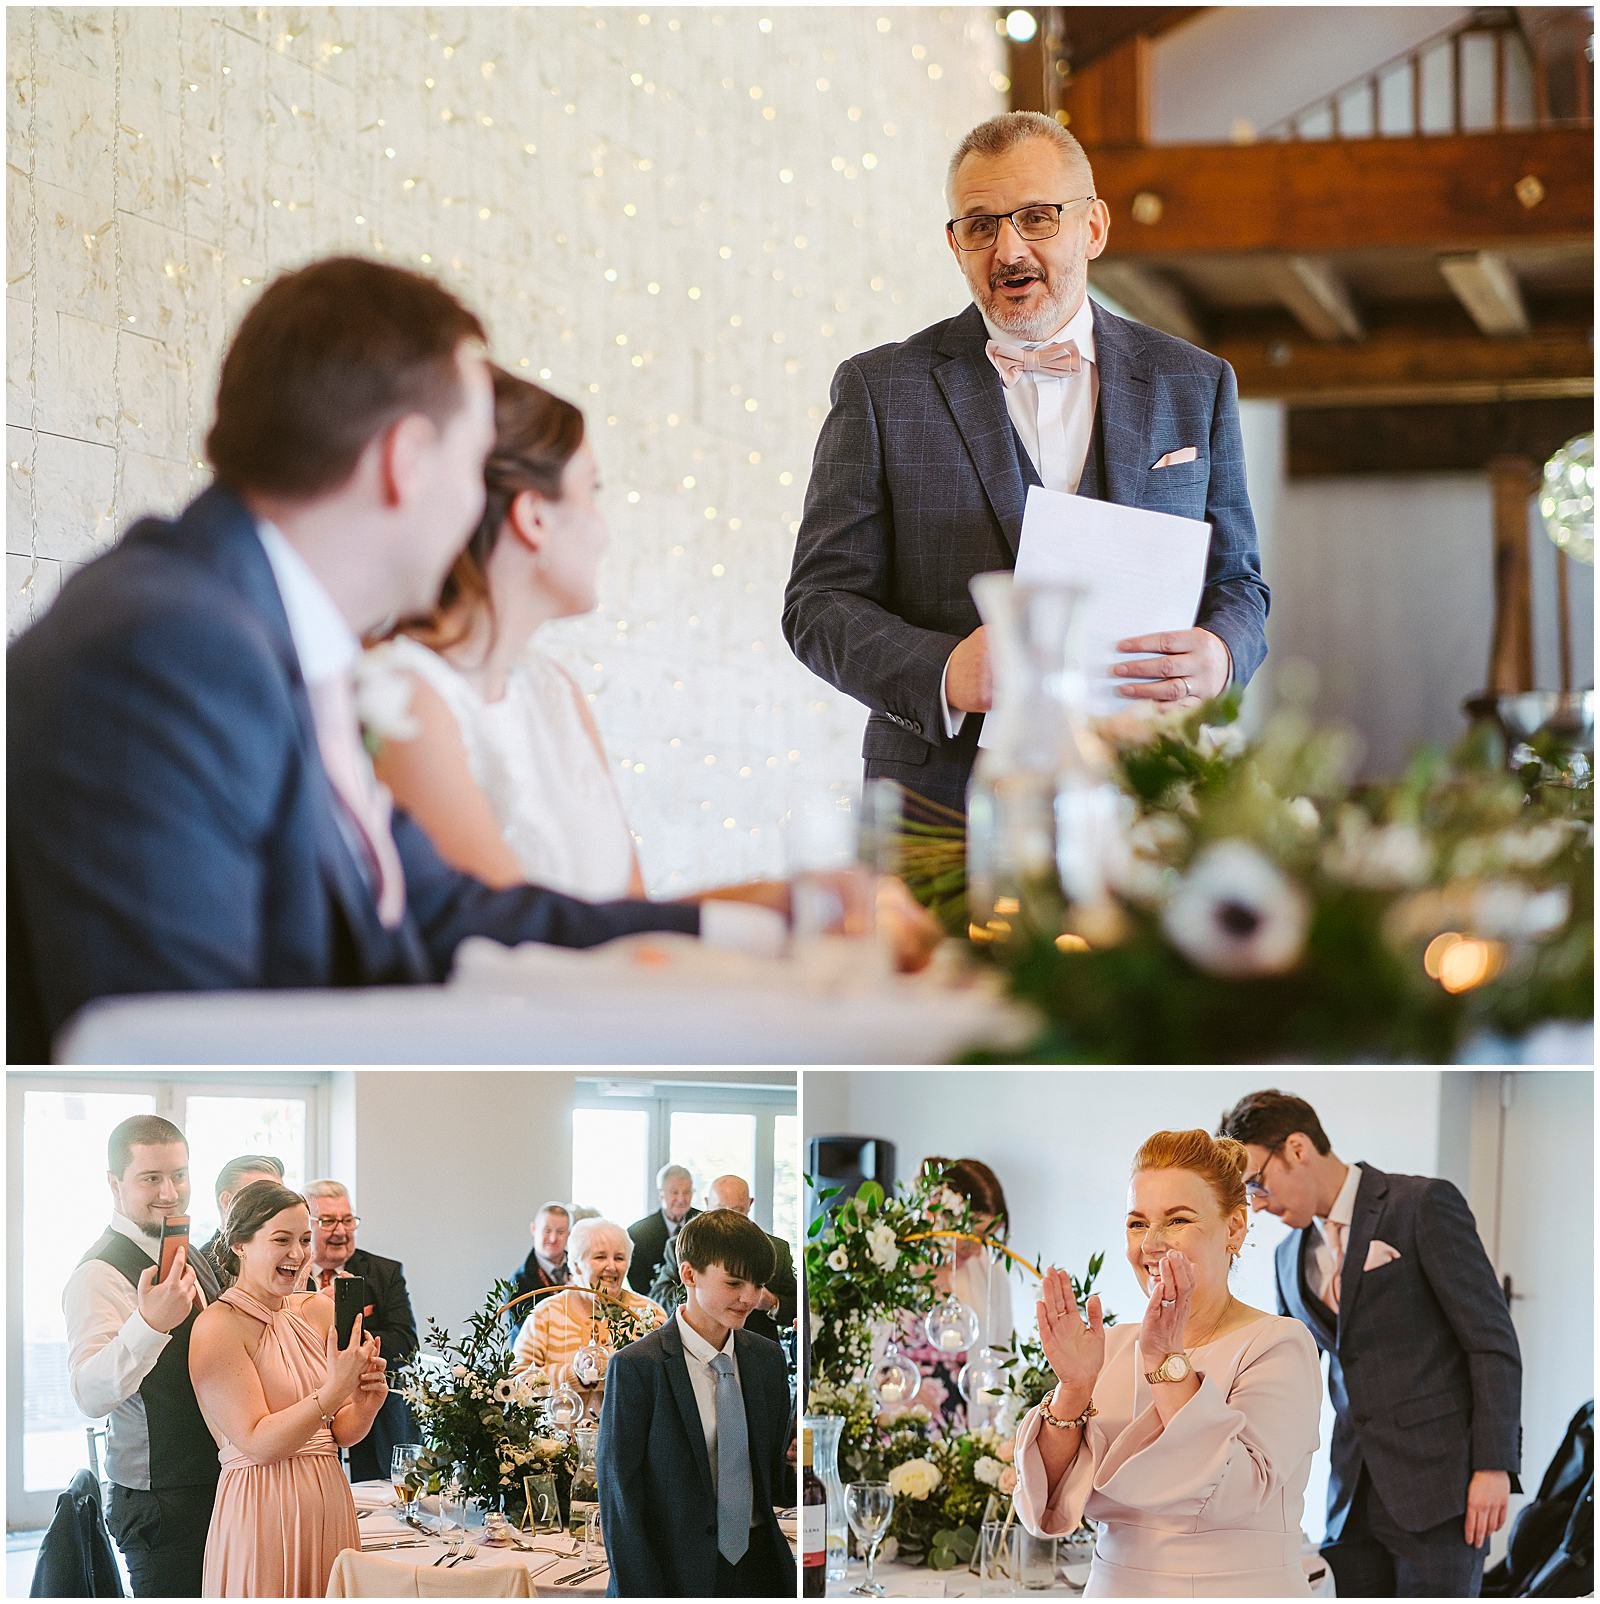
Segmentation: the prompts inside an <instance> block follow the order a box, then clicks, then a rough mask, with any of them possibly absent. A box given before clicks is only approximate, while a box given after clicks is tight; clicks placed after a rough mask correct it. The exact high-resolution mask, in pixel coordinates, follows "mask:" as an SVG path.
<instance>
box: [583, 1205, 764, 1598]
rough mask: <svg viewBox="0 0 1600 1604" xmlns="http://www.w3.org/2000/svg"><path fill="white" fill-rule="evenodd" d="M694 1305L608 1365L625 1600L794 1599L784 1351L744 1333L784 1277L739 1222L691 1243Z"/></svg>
mask: <svg viewBox="0 0 1600 1604" xmlns="http://www.w3.org/2000/svg"><path fill="white" fill-rule="evenodd" d="M677 1242H678V1251H679V1255H680V1257H681V1259H682V1261H683V1262H682V1275H683V1283H684V1289H685V1292H686V1298H685V1302H684V1305H683V1307H682V1308H681V1309H679V1310H678V1312H677V1313H676V1314H674V1315H673V1316H672V1318H671V1319H670V1320H668V1321H667V1323H666V1324H665V1325H664V1326H660V1327H658V1328H657V1329H656V1330H654V1331H652V1332H651V1333H650V1334H649V1336H646V1337H641V1338H640V1339H639V1340H638V1341H637V1342H630V1343H629V1344H628V1345H627V1346H626V1347H625V1348H622V1349H621V1350H620V1351H619V1352H618V1353H617V1354H616V1355H615V1356H614V1357H613V1358H612V1360H611V1362H610V1364H608V1365H607V1366H606V1394H605V1402H604V1404H603V1405H602V1407H601V1412H600V1442H599V1458H598V1470H599V1481H600V1520H601V1528H602V1531H603V1533H604V1537H605V1545H606V1558H607V1559H608V1560H609V1561H610V1564H611V1581H610V1585H609V1586H608V1588H607V1590H606V1591H607V1593H608V1595H609V1596H611V1597H613V1598H793V1597H794V1595H795V1565H794V1555H793V1554H792V1553H791V1552H790V1549H789V1545H788V1543H787V1542H786V1541H785V1540H784V1536H783V1533H782V1531H781V1530H780V1529H779V1526H778V1521H777V1516H776V1515H775V1514H774V1512H773V1503H774V1501H775V1499H776V1497H777V1490H778V1488H779V1486H780V1485H781V1477H782V1475H783V1468H784V1451H785V1449H786V1447H787V1445H788V1441H789V1426H790V1414H791V1404H790V1398H789V1382H788V1376H787V1373H786V1371H785V1369H784V1363H783V1353H782V1351H781V1350H780V1349H779V1347H778V1345H777V1343H775V1342H769V1341H768V1340H767V1339H766V1338H765V1337H758V1336H754V1335H752V1334H751V1333H750V1332H748V1331H746V1330H744V1329H743V1327H744V1322H745V1320H746V1319H747V1318H748V1316H749V1314H750V1311H751V1310H752V1309H754V1308H755V1306H756V1297H757V1294H758V1293H759V1291H760V1289H761V1286H762V1283H763V1282H764V1281H766V1279H767V1278H768V1277H769V1276H770V1275H771V1274H772V1249H771V1246H770V1245H769V1243H768V1241H767V1235H766V1232H764V1231H763V1230H762V1229H761V1227H760V1226H758V1225H757V1224H756V1223H755V1222H754V1221H753V1220H747V1219H746V1218H745V1217H744V1216H743V1215H742V1214H738V1213H735V1212H734V1211H733V1210H732V1209H712V1210H709V1211H708V1212H706V1213H704V1214H699V1215H696V1216H695V1218H694V1219H692V1220H690V1221H689V1222H688V1223H687V1224H686V1225H685V1226H684V1228H683V1230H682V1231H680V1232H679V1233H678V1238H677Z"/></svg>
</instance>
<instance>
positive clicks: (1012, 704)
mask: <svg viewBox="0 0 1600 1604" xmlns="http://www.w3.org/2000/svg"><path fill="white" fill-rule="evenodd" d="M972 594H973V598H974V599H975V600H976V602H977V604H978V611H979V613H980V614H981V615H982V618H983V621H984V624H985V625H986V626H987V628H988V644H989V655H990V661H991V663H992V665H993V672H994V708H993V711H991V712H990V713H989V714H988V715H987V716H986V717H985V720H984V742H985V744H984V745H983V746H981V747H980V748H979V749H978V756H977V761H976V763H975V764H974V765H973V770H972V781H971V784H970V785H969V787H968V790H967V909H968V914H967V918H968V930H969V933H970V934H971V936H972V939H973V940H974V941H980V942H987V941H1007V940H1010V939H1013V938H1021V937H1026V936H1028V935H1046V936H1050V937H1053V938H1055V939H1056V940H1057V941H1058V942H1059V943H1061V944H1062V945H1066V944H1068V943H1072V942H1075V941H1078V940H1081V937H1076V936H1074V934H1073V932H1074V931H1075V929H1076V928H1077V926H1078V924H1079V923H1080V919H1079V917H1078V916H1079V915H1080V914H1083V913H1086V912H1087V911H1088V910H1102V909H1103V908H1104V906H1105V903H1106V900H1107V895H1108V892H1107V882H1106V873H1107V868H1108V866H1109V864H1110V862H1111V856H1112V853H1113V852H1114V851H1115V846H1116V839H1117V831H1118V805H1117V789H1116V786H1115V784H1114V783H1113V781H1112V779H1111V773H1110V763H1109V760H1108V758H1107V755H1106V752H1105V749H1104V747H1103V745H1102V743H1101V741H1100V739H1099V737H1098V736H1096V735H1095V733H1094V731H1093V730H1092V728H1091V727H1090V724H1089V720H1088V716H1087V711H1086V708H1087V690H1086V685H1085V680H1084V670H1083V662H1082V657H1081V650H1080V647H1079V643H1078V623H1079V619H1080V618H1081V616H1082V609H1083V599H1084V591H1083V588H1082V587H1081V586H1079V585H1066V584H1060V585H1047V584H1029V583H1019V582H1018V581H1017V580H1016V579H1015V578H1014V577H1013V576H1012V575H1011V574H1009V573H994V574H979V575H978V577H977V578H976V579H974V580H973V581H972Z"/></svg>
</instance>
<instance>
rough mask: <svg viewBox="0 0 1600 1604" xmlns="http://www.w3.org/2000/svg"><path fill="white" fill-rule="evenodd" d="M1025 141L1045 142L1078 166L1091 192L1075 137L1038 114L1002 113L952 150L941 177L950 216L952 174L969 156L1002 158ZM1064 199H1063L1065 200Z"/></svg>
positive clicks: (1085, 159)
mask: <svg viewBox="0 0 1600 1604" xmlns="http://www.w3.org/2000/svg"><path fill="white" fill-rule="evenodd" d="M1025 139H1045V140H1048V141H1049V142H1050V143H1051V144H1052V145H1054V146H1055V147H1056V149H1057V150H1058V151H1059V152H1060V154H1061V155H1062V156H1063V157H1064V158H1065V159H1066V160H1067V161H1068V162H1071V163H1077V164H1081V166H1082V167H1083V170H1084V172H1085V173H1087V174H1088V176H1089V188H1090V189H1091V190H1092V189H1093V188H1094V170H1093V169H1092V168H1091V167H1090V166H1089V158H1088V156H1087V155H1086V154H1085V152H1084V148H1083V146H1082V145H1080V144H1079V143H1078V140H1077V136H1076V135H1074V134H1069V133H1068V132H1067V131H1066V129H1065V128H1063V127H1062V126H1061V124H1060V123H1058V122H1057V121H1056V120H1055V118H1054V117H1046V116H1045V114H1044V113H1043V112H1042V111H1006V112H1001V114H1000V115H999V116H998V117H991V118H989V120H988V121H987V122H981V123H979V124H978V126H977V127H976V128H974V129H973V130H972V131H971V132H970V133H969V134H968V135H967V136H966V138H965V139H963V140H962V141H961V143H960V144H959V145H957V146H956V149H955V154H954V155H953V156H952V157H951V158H950V166H949V168H948V169H947V170H946V172H945V176H944V194H945V200H946V202H947V203H948V204H949V207H950V210H951V213H952V215H953V214H954V212H955V188H956V172H957V170H958V169H959V168H960V166H961V164H962V162H964V161H965V160H966V159H967V157H969V156H1004V155H1005V153H1006V152H1007V151H1008V150H1013V149H1015V148H1016V146H1018V145H1020V144H1021V143H1022V142H1023V140H1025ZM1066 198H1067V197H1065V196H1063V197H1062V199H1063V200H1065V199H1066Z"/></svg>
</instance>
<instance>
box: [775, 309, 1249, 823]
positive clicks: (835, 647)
mask: <svg viewBox="0 0 1600 1604" xmlns="http://www.w3.org/2000/svg"><path fill="white" fill-rule="evenodd" d="M1093 315H1094V342H1095V361H1096V365H1097V367H1098V369H1099V379H1100V394H1099V400H1098V402H1097V405H1096V414H1097V418H1096V429H1095V438H1096V441H1097V442H1098V443H1099V452H1100V455H1099V457H1098V459H1096V463H1097V473H1098V477H1099V480H1100V482H1101V489H1102V499H1104V500H1106V501H1114V502H1117V503H1119V504H1121V505H1124V506H1129V507H1144V508H1147V509H1149V510H1151V511H1155V512H1170V513H1176V514H1178V515H1179V516H1182V517H1186V518H1203V519H1205V520H1206V521H1208V522H1209V523H1210V524H1211V551H1210V555H1209V558H1208V560H1207V563H1206V577H1205V586H1204V589H1203V590H1202V592H1201V596H1200V608H1199V612H1198V615H1197V617H1196V620H1195V621H1196V623H1198V624H1203V625H1204V626H1205V627H1206V628H1207V629H1209V630H1211V631H1212V632H1213V633H1214V634H1216V635H1218V636H1220V637H1221V638H1222V640H1224V641H1225V642H1226V643H1227V646H1228V650H1229V652H1230V653H1231V654H1232V657H1233V669H1234V676H1235V678H1236V679H1237V680H1238V681H1239V682H1240V683H1241V684H1242V683H1245V682H1247V681H1248V680H1249V679H1250V676H1251V675H1252V674H1254V673H1255V671H1256V669H1257V668H1259V667H1260V666H1261V661H1262V659H1263V658H1264V657H1265V656H1266V652H1267V642H1266V617H1267V603H1268V591H1267V587H1266V584H1265V582H1264V581H1263V580H1262V578H1261V562H1260V557H1259V555H1258V553H1257V549H1256V530H1255V521H1254V519H1253V518H1252V516H1251V512H1250V498H1249V494H1248V492H1247V489H1246V486H1245V471H1244V448H1243V444H1242V442H1241V439H1240V434H1239V392H1238V386H1237V384H1236V383H1235V381H1234V377H1233V370H1232V368H1230V367H1229V366H1228V364H1227V363H1226V362H1224V361H1222V360H1221V359H1220V358H1219V357H1215V356H1212V355H1210V354H1209V353H1208V352H1205V351H1201V350H1199V349H1198V348H1196V347H1195V346H1192V345H1189V344H1188V343H1187V342H1186V341H1183V340H1179V339H1174V338H1173V337H1172V336H1171V335H1169V334H1161V333H1159V332H1157V331H1156V330H1155V329H1151V328H1146V327H1145V326H1144V325H1143V324H1139V323H1131V322H1128V321H1127V320H1126V319H1123V318H1119V317H1116V316H1114V315H1113V314H1112V313H1110V312H1107V311H1106V310H1105V309H1104V308H1103V307H1101V306H1099V305H1098V304H1095V305H1094V312H1093ZM988 337H989V336H988V331H987V329H986V328H985V327H984V323H983V317H982V314H981V313H980V312H979V311H978V308H977V307H976V306H975V305H973V306H968V307H967V309H966V310H965V311H964V312H961V313H960V314H958V315H957V316H956V317H953V318H947V319H945V320H944V321H942V322H939V323H935V324H932V325H931V326H930V327H928V328H926V329H923V330H922V331H921V333H919V334H914V335H912V336H911V338H910V339H908V340H904V341H901V342H900V343H898V344H894V345H885V346H880V347H879V348H878V349H877V350H874V351H867V352H865V353H863V354H862V355H860V356H854V357H851V358H850V359H849V360H848V361H846V362H845V363H843V364H842V365H841V366H840V368H839V370H838V372H837V373H836V374H835V375H834V379H833V397H832V399H833V407H832V410H831V411H830V412H829V414H828V417H827V420H826V421H825V422H824V424H823V426H822V433H821V435H820V436H819V437H818V440H817V449H816V456H815V460H814V462H813V464H812V470H811V482H810V485H809V486H808V488H807V490H806V502H805V512H804V516H803V518H802V521H801V525H800V536H799V539H798V541H797V542H796V546H795V554H794V566H793V569H792V572H791V574H790V578H789V587H788V591H787V593H786V595H785V598H784V611H783V632H784V636H785V638H786V639H787V640H788V642H789V644H790V646H791V647H792V648H793V649H794V653H795V655H796V656H797V657H798V658H799V659H800V661H801V662H802V663H804V664H805V665H806V667H807V668H809V669H811V670H812V671H813V672H814V673H816V674H818V675H820V676H821V677H822V678H823V679H825V680H827V681H828V682H829V683H830V684H832V685H836V686H837V687H838V688H839V689H840V690H842V691H845V692H847V693H848V694H849V695H851V696H853V697H855V699H856V700H857V701H859V702H864V703H866V705H867V707H868V708H869V709H870V715H869V717H868V719H867V726H866V732H865V735H864V738H863V742H862V756H863V757H864V758H865V759H866V777H867V778H868V779H869V780H870V779H874V778H877V777H878V776H883V777H886V778H889V779H894V780H897V781H899V782H900V783H901V784H902V785H904V786H906V787H907V788H908V789H910V790H912V791H916V792H919V793H920V794H921V795H923V796H927V797H930V798H932V799H933V800H934V801H938V802H942V803H944V804H945V805H946V806H949V807H954V808H958V809H964V808H965V805H966V803H965V798H966V786H967V777H968V775H969V774H970V773H971V770H972V763H973V758H974V755H975V753H976V750H977V740H978V731H979V728H980V727H981V725H982V722H983V721H982V719H981V718H979V717H977V716H975V715H969V716H968V717H967V719H966V721H965V722H964V724H963V725H962V728H961V730H960V732H959V733H958V734H957V736H956V737H955V739H954V740H950V739H949V738H948V737H947V736H946V735H945V726H944V712H943V707H944V704H943V698H942V696H941V694H940V682H941V679H942V677H943V674H944V666H945V662H946V660H947V659H948V658H949V656H950V653H951V652H952V651H953V650H954V649H955V648H956V646H958V645H959V644H960V643H961V641H963V640H964V639H965V638H966V637H967V636H968V635H970V634H971V633H972V631H973V630H975V629H976V628H977V627H978V625H979V623H980V622H981V620H980V618H979V616H978V610H977V605H976V604H975V603H974V601H973V599H972V595H971V592H970V591H969V590H968V588H967V587H968V585H969V583H970V582H971V580H972V579H973V577H974V576H975V575H977V574H981V573H985V572H988V571H990V570H993V569H1000V568H1011V567H1012V566H1014V564H1015V563H1016V559H1017V542H1018V540H1019V538H1020V536H1021V533H1022V514H1023V508H1024V503H1025V501H1026V498H1027V489H1028V485H1029V483H1030V482H1031V483H1037V482H1038V480H1037V476H1036V475H1034V474H1033V473H1032V471H1031V467H1026V468H1025V464H1026V460H1027V459H1026V454H1025V453H1024V452H1023V451H1022V449H1021V446H1020V445H1019V443H1018V440H1017V433H1016V430H1015V429H1014V428H1013V427H1012V425H1011V419H1010V416H1009V414H1008V413H1007V411H1006V404H1005V392H1004V389H1003V387H1002V385H1001V382H1000V375H999V374H998V373H997V372H996V371H995V368H994V364H993V363H992V362H990V360H989V358H988V357H987V356H986V355H985V354H984V346H985V344H986V342H987V340H988ZM1185 446H1194V447H1195V448H1196V451H1197V455H1196V458H1195V460H1194V461H1193V462H1190V463H1185V464H1181V465H1179V466H1176V467H1169V468H1160V469H1153V468H1152V465H1153V464H1154V463H1155V462H1157V461H1158V460H1159V459H1160V458H1161V457H1162V456H1164V455H1165V454H1166V453H1167V452H1169V451H1174V450H1180V449H1182V448H1183V447H1185ZM1094 449H1095V448H1094V447H1091V452H1093V451H1094ZM1085 477H1086V484H1085V490H1086V491H1087V489H1088V482H1089V475H1088V472H1087V469H1086V476H1085Z"/></svg>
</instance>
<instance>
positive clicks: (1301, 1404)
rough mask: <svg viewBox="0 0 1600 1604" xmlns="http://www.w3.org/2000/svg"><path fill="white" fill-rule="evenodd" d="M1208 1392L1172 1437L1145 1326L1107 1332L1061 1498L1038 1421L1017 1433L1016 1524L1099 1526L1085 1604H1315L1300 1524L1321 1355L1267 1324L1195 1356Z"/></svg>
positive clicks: (1193, 1402) (1303, 1337) (1174, 1425)
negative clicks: (1142, 1338)
mask: <svg viewBox="0 0 1600 1604" xmlns="http://www.w3.org/2000/svg"><path fill="white" fill-rule="evenodd" d="M1190 1354H1191V1357H1192V1358H1193V1360H1194V1367H1195V1370H1196V1372H1197V1373H1198V1374H1199V1376H1200V1377H1201V1381H1200V1390H1199V1392H1197V1393H1196V1394H1195V1395H1194V1396H1193V1397H1192V1398H1191V1399H1190V1400H1189V1401H1188V1402H1187V1403H1186V1404H1185V1405H1184V1406H1183V1408H1182V1409H1180V1410H1179V1411H1178V1413H1177V1414H1176V1415H1174V1416H1173V1418H1172V1419H1171V1420H1170V1421H1169V1422H1168V1423H1167V1425H1166V1426H1165V1428H1163V1427H1162V1424H1161V1417H1160V1416H1159V1415H1158V1414H1157V1413H1156V1409H1155V1403H1154V1397H1153V1393H1152V1389H1151V1385H1150V1383H1149V1382H1147V1381H1146V1380H1145V1378H1144V1373H1145V1372H1146V1371H1147V1370H1150V1369H1152V1368H1153V1367H1154V1366H1155V1365H1157V1364H1159V1363H1160V1362H1161V1355H1159V1354H1157V1355H1156V1356H1155V1357H1154V1358H1152V1357H1151V1356H1150V1355H1148V1354H1143V1353H1141V1352H1140V1351H1139V1328H1138V1327H1137V1326H1136V1325H1126V1326H1113V1327H1112V1329H1111V1330H1109V1331H1108V1332H1106V1362H1105V1367H1104V1368H1103V1369H1102V1370H1101V1372H1100V1379H1099V1380H1098V1381H1096V1382H1095V1384H1094V1405H1095V1408H1096V1409H1097V1410H1098V1411H1099V1413H1098V1414H1096V1415H1095V1416H1093V1417H1092V1418H1091V1419H1090V1421H1089V1425H1088V1429H1087V1430H1086V1431H1085V1432H1084V1434H1083V1437H1082V1440H1081V1445H1080V1446H1079V1449H1078V1453H1077V1457H1076V1458H1075V1459H1074V1460H1073V1461H1072V1462H1071V1464H1069V1465H1068V1466H1067V1468H1066V1470H1065V1471H1064V1472H1063V1474H1062V1476H1061V1480H1060V1481H1059V1482H1058V1483H1057V1484H1056V1487H1055V1489H1054V1491H1053V1492H1052V1491H1050V1490H1049V1489H1048V1488H1047V1486H1046V1483H1045V1471H1044V1458H1043V1454H1042V1452H1041V1450H1040V1448H1039V1446H1038V1440H1039V1434H1040V1432H1041V1431H1042V1430H1043V1431H1049V1430H1053V1429H1054V1428H1053V1427H1049V1426H1045V1425H1044V1423H1043V1421H1042V1420H1041V1418H1040V1415H1039V1411H1038V1410H1037V1409H1032V1410H1030V1411H1029V1412H1028V1413H1027V1414H1026V1415H1024V1416H1023V1418H1022V1423H1021V1425H1020V1426H1019V1427H1018V1429H1017V1440H1016V1468H1017V1491H1016V1506H1017V1516H1018V1519H1020V1520H1021V1522H1022V1524H1023V1525H1024V1526H1025V1527H1027V1529H1028V1530H1029V1531H1030V1532H1037V1533H1039V1534H1041V1535H1044V1536H1049V1537H1064V1536H1066V1535H1068V1534H1069V1533H1071V1532H1073V1531H1075V1530H1076V1529H1077V1527H1078V1524H1079V1522H1080V1521H1081V1520H1082V1519H1083V1518H1084V1517H1085V1516H1087V1517H1088V1518H1089V1519H1090V1520H1092V1521H1094V1522H1095V1525H1096V1528H1097V1530H1096V1533H1095V1551H1094V1564H1093V1565H1092V1567H1091V1568H1090V1572H1089V1580H1088V1584H1087V1586H1086V1587H1085V1589H1084V1596H1085V1597H1086V1598H1306V1597H1308V1596H1309V1595H1310V1588H1309V1587H1308V1586H1307V1584H1306V1575H1305V1570H1304V1568H1303V1567H1302V1566H1301V1563H1300V1553H1301V1549H1302V1546H1303V1543H1304V1539H1303V1538H1302V1537H1301V1534H1300V1519H1301V1514H1302V1511H1303V1507H1304V1503H1305V1491H1306V1479H1307V1477H1308V1476H1309V1475H1310V1472H1311V1456H1312V1454H1313V1453H1314V1452H1315V1451H1316V1447H1317V1435H1318V1426H1319V1424H1320V1418H1321V1413H1322V1372H1321V1370H1320V1368H1319V1367H1318V1364H1317V1349H1316V1344H1315V1343H1314V1342H1313V1341H1312V1340H1311V1333H1310V1332H1309V1331H1308V1330H1307V1329H1306V1328H1305V1326H1303V1325H1301V1323H1300V1322H1299V1321H1298V1320H1289V1319H1285V1318H1283V1317H1280V1316H1273V1315H1269V1316H1268V1317H1266V1318H1265V1319H1261V1320H1255V1321H1252V1322H1251V1323H1249V1324H1248V1325H1243V1326H1239V1327H1236V1328H1235V1329H1234V1330H1232V1331H1229V1332H1227V1333H1226V1334H1224V1335H1223V1336H1220V1337H1217V1338H1215V1339H1214V1340H1213V1341H1211V1342H1207V1343H1203V1344H1202V1345H1200V1346H1199V1347H1196V1348H1193V1349H1191V1350H1190Z"/></svg>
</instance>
